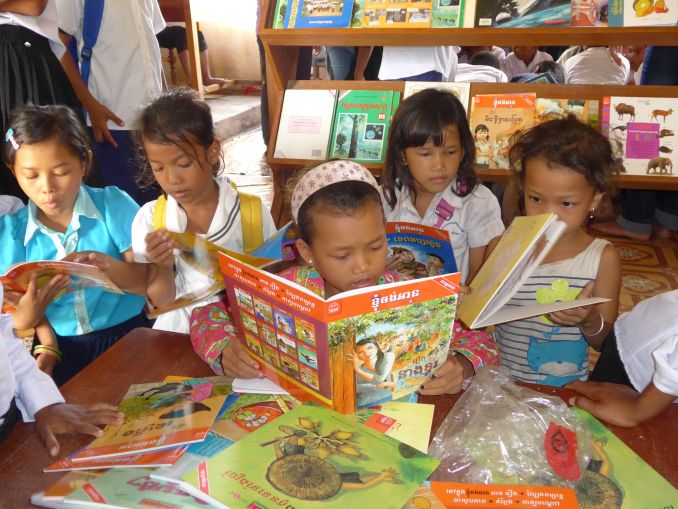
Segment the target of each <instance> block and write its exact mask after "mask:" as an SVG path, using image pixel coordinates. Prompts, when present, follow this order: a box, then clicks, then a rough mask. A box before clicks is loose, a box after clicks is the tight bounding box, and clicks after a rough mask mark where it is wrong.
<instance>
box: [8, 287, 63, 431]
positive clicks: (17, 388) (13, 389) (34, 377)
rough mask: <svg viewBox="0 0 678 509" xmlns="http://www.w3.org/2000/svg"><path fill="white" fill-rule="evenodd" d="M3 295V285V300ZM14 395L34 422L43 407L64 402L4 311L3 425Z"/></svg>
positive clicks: (25, 418) (21, 407)
mask: <svg viewBox="0 0 678 509" xmlns="http://www.w3.org/2000/svg"><path fill="white" fill-rule="evenodd" d="M2 298H3V289H2V285H0V302H2ZM12 398H16V404H17V407H18V408H19V410H21V415H22V416H23V419H24V421H33V420H34V418H35V413H36V412H37V411H38V410H40V409H41V408H44V407H46V406H49V405H53V404H55V403H63V402H64V398H63V397H62V396H61V393H60V392H59V389H57V386H56V385H55V384H54V381H53V380H52V379H51V378H50V377H49V376H48V375H46V374H45V373H43V372H42V371H40V369H39V368H38V365H37V364H36V362H35V359H33V358H32V357H31V354H29V353H28V351H27V350H26V347H25V346H24V344H23V343H22V341H21V340H20V339H18V338H17V337H16V336H14V332H13V331H12V317H11V316H9V315H6V314H0V424H2V416H3V415H5V413H6V412H7V410H8V409H9V406H10V404H11V402H12Z"/></svg>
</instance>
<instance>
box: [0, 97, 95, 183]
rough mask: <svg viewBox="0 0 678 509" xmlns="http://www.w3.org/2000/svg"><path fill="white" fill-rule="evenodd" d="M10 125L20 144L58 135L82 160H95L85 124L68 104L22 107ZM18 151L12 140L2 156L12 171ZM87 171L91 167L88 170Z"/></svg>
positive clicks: (11, 118) (60, 140) (11, 117)
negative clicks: (92, 156) (92, 158)
mask: <svg viewBox="0 0 678 509" xmlns="http://www.w3.org/2000/svg"><path fill="white" fill-rule="evenodd" d="M9 128H10V129H12V131H13V133H12V136H13V138H14V141H15V142H16V143H17V144H18V146H19V147H21V146H22V145H35V144H37V143H42V142H45V141H48V140H51V139H52V138H56V139H57V140H58V141H59V143H60V144H61V145H63V146H64V147H66V149H67V150H68V151H69V152H70V153H71V154H73V155H74V156H75V157H77V158H78V159H80V160H81V161H85V162H89V161H90V160H91V155H92V146H91V144H90V140H89V136H88V135H87V131H86V130H85V126H84V125H83V123H82V121H81V120H80V117H79V116H78V114H77V113H76V112H75V111H74V110H72V109H71V108H69V107H68V106H61V105H45V106H39V105H34V104H29V105H26V106H20V107H18V108H15V109H14V110H13V111H12V114H11V116H10V118H9ZM4 134H5V133H3V135H4ZM3 141H4V139H3ZM16 152H17V150H16V149H15V148H14V145H13V144H12V143H9V142H7V143H5V145H4V147H3V150H2V159H3V161H4V163H5V164H6V165H7V167H8V168H9V169H11V170H12V171H14V161H15V159H16ZM87 170H89V166H88V167H87V168H86V171H85V173H87Z"/></svg>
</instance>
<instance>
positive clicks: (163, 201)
mask: <svg viewBox="0 0 678 509" xmlns="http://www.w3.org/2000/svg"><path fill="white" fill-rule="evenodd" d="M166 210H167V198H165V195H164V194H161V195H160V197H159V198H158V199H157V200H156V202H155V209H153V229H154V230H160V229H161V228H164V227H165V211H166Z"/></svg>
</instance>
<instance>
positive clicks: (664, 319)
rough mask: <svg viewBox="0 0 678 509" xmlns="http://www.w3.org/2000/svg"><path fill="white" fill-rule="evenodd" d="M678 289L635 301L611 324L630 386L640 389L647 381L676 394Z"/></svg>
mask: <svg viewBox="0 0 678 509" xmlns="http://www.w3.org/2000/svg"><path fill="white" fill-rule="evenodd" d="M676 316H678V290H673V291H670V292H666V293H662V294H659V295H655V296H654V297H651V298H649V299H645V300H644V301H642V302H639V303H638V304H636V306H635V307H634V308H633V309H632V310H631V311H629V312H628V313H624V314H623V315H621V316H620V317H619V318H618V319H617V321H616V322H615V324H614V332H615V335H616V336H617V348H618V350H619V357H620V358H621V360H622V362H623V363H624V368H625V369H626V373H627V375H628V377H629V380H630V381H631V383H632V384H633V386H634V387H635V388H636V389H637V390H638V391H642V390H643V389H645V387H647V385H648V384H649V383H650V381H652V382H654V385H655V387H657V389H659V390H660V391H662V392H664V393H666V394H673V395H675V396H678V319H676Z"/></svg>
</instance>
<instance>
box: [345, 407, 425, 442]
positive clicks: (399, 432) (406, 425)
mask: <svg viewBox="0 0 678 509" xmlns="http://www.w3.org/2000/svg"><path fill="white" fill-rule="evenodd" d="M434 410H435V405H429V404H425V403H401V402H399V401H389V402H388V403H384V404H382V405H373V406H371V407H369V408H364V409H362V410H358V411H357V412H356V413H354V414H351V415H350V417H351V418H353V419H355V420H356V421H357V422H359V423H360V424H364V425H365V426H368V427H370V428H372V429H375V430H377V431H379V432H380V433H384V434H386V435H388V436H390V437H392V438H395V439H396V440H398V441H400V442H402V443H404V444H407V445H409V446H411V447H414V448H415V449H417V450H419V451H421V452H424V453H425V452H426V451H428V443H429V438H430V435H431V426H433V412H434Z"/></svg>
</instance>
